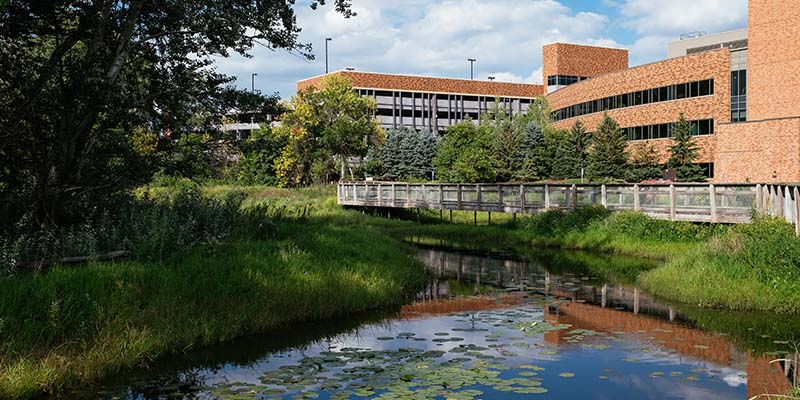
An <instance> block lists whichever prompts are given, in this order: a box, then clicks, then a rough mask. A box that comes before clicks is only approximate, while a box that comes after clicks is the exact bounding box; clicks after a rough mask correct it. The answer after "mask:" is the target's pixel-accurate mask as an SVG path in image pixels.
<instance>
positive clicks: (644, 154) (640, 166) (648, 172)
mask: <svg viewBox="0 0 800 400" xmlns="http://www.w3.org/2000/svg"><path fill="white" fill-rule="evenodd" d="M663 175H664V174H663V171H662V170H661V166H660V165H659V164H658V153H657V152H656V149H655V148H654V147H653V145H652V144H650V143H647V142H638V143H636V144H634V145H633V151H632V152H631V159H630V167H629V168H628V171H627V177H626V178H625V180H627V181H628V182H641V181H646V180H650V179H658V178H661V177H662V176H663Z"/></svg>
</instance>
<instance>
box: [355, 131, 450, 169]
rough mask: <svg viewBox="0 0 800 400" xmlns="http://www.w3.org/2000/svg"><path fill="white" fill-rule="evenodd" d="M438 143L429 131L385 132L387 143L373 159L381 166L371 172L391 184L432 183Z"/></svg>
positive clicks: (437, 137)
mask: <svg viewBox="0 0 800 400" xmlns="http://www.w3.org/2000/svg"><path fill="white" fill-rule="evenodd" d="M439 143H440V138H439V136H438V135H437V134H435V133H432V132H430V131H426V130H421V131H417V130H415V129H409V128H406V129H399V130H398V129H392V130H389V131H387V132H386V142H385V143H384V144H383V146H381V147H380V148H379V149H377V150H376V151H375V152H374V155H373V157H371V158H372V159H374V160H375V161H377V162H378V163H379V166H378V167H377V168H375V170H374V171H372V172H373V174H374V175H377V176H381V177H383V178H384V179H391V180H399V179H408V178H412V179H430V178H431V177H432V175H433V158H434V157H436V152H437V150H438V149H439Z"/></svg>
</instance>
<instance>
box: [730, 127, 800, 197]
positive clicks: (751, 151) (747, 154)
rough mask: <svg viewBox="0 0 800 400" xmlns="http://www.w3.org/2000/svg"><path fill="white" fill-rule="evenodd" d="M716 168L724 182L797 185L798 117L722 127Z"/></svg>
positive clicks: (799, 155)
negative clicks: (791, 183) (795, 183)
mask: <svg viewBox="0 0 800 400" xmlns="http://www.w3.org/2000/svg"><path fill="white" fill-rule="evenodd" d="M716 137H717V149H716V160H715V167H716V170H717V179H718V180H720V181H723V182H748V181H749V182H800V118H785V119H774V120H764V121H751V122H744V123H737V124H722V125H720V126H719V128H718V129H717V131H716Z"/></svg>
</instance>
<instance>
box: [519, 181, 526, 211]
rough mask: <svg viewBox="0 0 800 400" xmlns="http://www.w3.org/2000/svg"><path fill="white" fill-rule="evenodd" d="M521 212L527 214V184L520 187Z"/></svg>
mask: <svg viewBox="0 0 800 400" xmlns="http://www.w3.org/2000/svg"><path fill="white" fill-rule="evenodd" d="M519 210H520V212H521V213H523V214H524V213H525V184H524V183H523V184H521V185H519Z"/></svg>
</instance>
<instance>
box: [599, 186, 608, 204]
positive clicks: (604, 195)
mask: <svg viewBox="0 0 800 400" xmlns="http://www.w3.org/2000/svg"><path fill="white" fill-rule="evenodd" d="M600 204H602V205H603V207H606V208H608V188H607V187H606V185H605V184H603V185H600Z"/></svg>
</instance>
